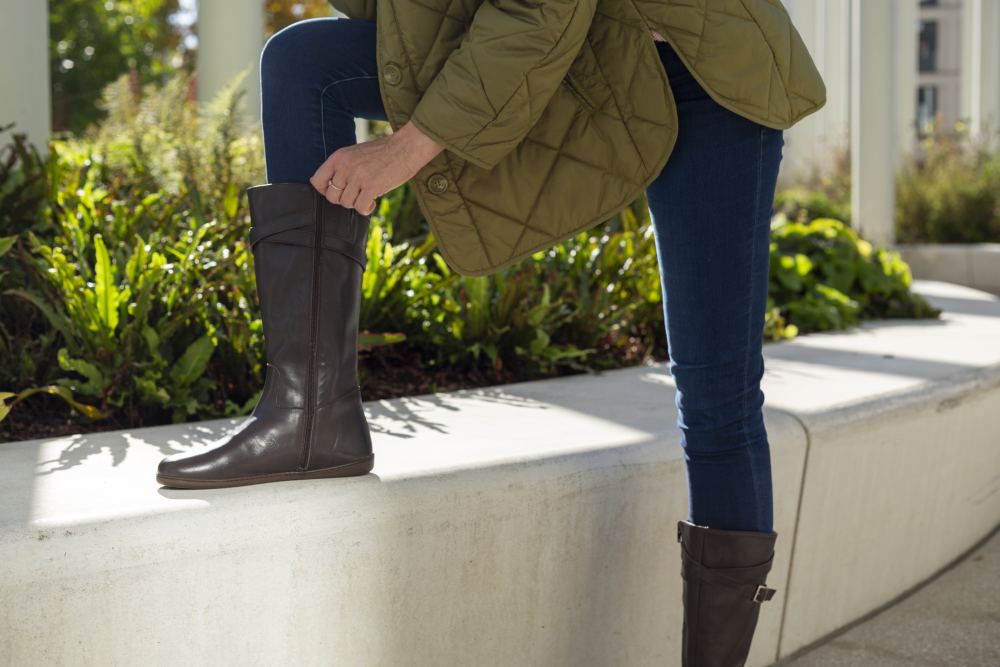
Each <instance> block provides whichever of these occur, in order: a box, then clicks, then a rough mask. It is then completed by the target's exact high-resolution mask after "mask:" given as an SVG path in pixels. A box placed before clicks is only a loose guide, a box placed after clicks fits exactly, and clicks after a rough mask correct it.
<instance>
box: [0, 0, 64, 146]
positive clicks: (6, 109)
mask: <svg viewBox="0 0 1000 667" xmlns="http://www.w3.org/2000/svg"><path fill="white" fill-rule="evenodd" d="M78 65H79V63H78ZM11 122H13V123H15V125H14V126H13V127H12V128H11V129H10V130H8V131H7V132H5V133H4V134H3V135H2V137H3V140H4V141H5V142H7V141H9V140H10V135H11V133H18V134H19V133H22V132H23V133H24V134H26V135H27V137H28V140H29V141H30V142H31V143H32V144H34V145H35V147H36V148H37V149H38V152H39V153H40V154H41V155H45V154H46V153H47V148H48V138H49V131H50V130H51V128H52V93H51V76H50V73H49V5H48V2H46V1H45V0H32V1H31V2H25V0H0V124H2V125H5V126H6V125H9V124H10V123H11Z"/></svg>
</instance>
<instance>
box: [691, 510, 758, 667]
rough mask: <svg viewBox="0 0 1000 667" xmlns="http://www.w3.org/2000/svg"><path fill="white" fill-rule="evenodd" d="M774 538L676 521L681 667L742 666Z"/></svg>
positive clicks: (749, 641) (755, 622)
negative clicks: (681, 618) (681, 620)
mask: <svg viewBox="0 0 1000 667" xmlns="http://www.w3.org/2000/svg"><path fill="white" fill-rule="evenodd" d="M777 537H778V534H777V533H776V532H774V531H771V532H770V533H763V532H755V531H747V530H721V529H716V528H710V527H708V526H698V525H696V524H693V523H691V522H689V521H686V520H681V521H678V522H677V541H678V542H680V544H681V576H682V577H683V587H684V591H683V596H682V597H683V602H684V625H683V629H682V646H681V661H682V662H681V664H682V666H683V667H743V665H744V664H746V659H747V654H748V653H749V652H750V644H751V642H752V640H753V635H754V631H755V630H756V627H757V619H758V617H759V614H760V605H761V604H762V603H764V602H766V601H768V600H770V599H771V598H772V597H773V596H774V593H775V590H776V589H774V588H771V587H768V586H767V585H766V582H765V580H766V578H767V574H768V572H770V570H771V565H772V563H773V562H774V544H775V542H776V540H777Z"/></svg>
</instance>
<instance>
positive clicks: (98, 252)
mask: <svg viewBox="0 0 1000 667" xmlns="http://www.w3.org/2000/svg"><path fill="white" fill-rule="evenodd" d="M94 254H95V256H96V260H97V261H96V274H95V279H94V282H95V288H94V295H95V297H96V301H97V314H98V316H99V317H100V320H101V322H102V323H103V324H104V326H105V327H106V328H107V333H108V334H109V335H110V334H114V332H115V329H117V328H118V304H119V294H118V286H117V285H115V273H114V267H113V266H112V265H111V260H110V258H109V257H108V249H107V247H106V246H105V245H104V239H102V238H101V235H100V234H97V235H95V236H94Z"/></svg>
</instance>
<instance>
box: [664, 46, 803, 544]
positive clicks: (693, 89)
mask: <svg viewBox="0 0 1000 667" xmlns="http://www.w3.org/2000/svg"><path fill="white" fill-rule="evenodd" d="M656 49H657V51H658V53H659V54H660V61H661V62H662V63H663V66H664V69H665V70H666V73H667V78H668V80H669V81H670V87H671V90H672V92H673V94H674V98H675V100H676V103H677V115H678V125H679V128H678V136H677V143H676V145H675V146H674V149H673V152H672V153H671V154H670V158H669V159H668V160H667V164H666V166H665V167H664V168H663V171H662V172H660V174H659V175H658V176H657V177H656V179H655V180H654V181H653V182H652V183H651V184H650V185H649V187H648V188H647V189H646V194H647V196H648V200H649V210H650V214H651V215H652V219H653V233H654V236H655V240H656V252H657V259H658V261H659V268H660V279H661V285H662V293H663V312H664V316H665V318H666V333H667V345H668V348H669V351H670V370H671V373H672V374H673V377H674V381H675V384H676V386H677V393H676V394H675V401H674V402H675V404H676V406H677V411H678V412H677V425H678V427H679V428H680V430H681V444H682V445H683V447H684V460H685V462H686V464H687V479H688V498H689V503H690V515H689V517H688V519H689V520H690V521H692V522H693V523H697V524H699V525H706V526H711V527H713V528H723V529H729V530H759V531H770V530H772V529H773V525H772V524H773V507H772V505H773V498H772V489H771V458H770V447H769V444H768V440H767V432H766V430H765V426H764V419H763V414H762V411H761V407H762V405H763V403H764V393H763V391H762V390H761V388H760V381H761V377H762V376H763V374H764V359H763V355H762V353H761V347H762V344H763V334H764V311H765V307H766V305H767V283H768V272H769V262H770V231H771V225H770V219H771V213H772V206H773V203H774V190H775V185H776V180H777V176H778V167H779V164H780V162H781V157H782V147H783V146H784V133H783V132H782V130H779V129H774V128H769V127H765V126H763V125H760V124H758V123H755V122H753V121H751V120H748V119H747V118H744V117H743V116H740V115H738V114H736V113H734V112H732V111H729V110H728V109H726V108H725V107H723V106H721V105H719V104H718V103H717V102H715V101H714V100H713V99H712V98H711V97H709V95H708V93H707V92H706V91H705V89H704V88H702V87H701V85H700V84H699V83H698V82H697V81H696V80H695V78H694V77H693V76H692V75H691V73H690V72H689V71H688V70H687V69H686V68H685V66H684V64H683V63H682V62H681V61H680V59H679V58H678V57H677V54H676V53H675V52H674V51H673V49H672V48H671V47H670V46H669V44H668V43H667V42H656Z"/></svg>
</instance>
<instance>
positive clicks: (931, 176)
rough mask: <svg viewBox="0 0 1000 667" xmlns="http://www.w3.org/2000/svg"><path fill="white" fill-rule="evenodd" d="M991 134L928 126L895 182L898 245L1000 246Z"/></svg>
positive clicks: (997, 155) (999, 192)
mask: <svg viewBox="0 0 1000 667" xmlns="http://www.w3.org/2000/svg"><path fill="white" fill-rule="evenodd" d="M993 140H994V137H993V136H991V134H990V133H989V132H985V133H983V135H981V136H980V137H979V138H973V137H972V136H971V135H970V133H969V131H968V128H967V127H966V126H964V125H961V124H960V125H957V126H956V127H955V128H954V132H945V131H943V130H941V129H937V128H934V127H932V128H931V131H930V132H929V133H928V134H927V136H926V137H925V138H924V139H922V140H921V142H920V151H919V152H917V153H915V154H914V156H912V157H910V158H909V159H908V160H907V161H906V162H905V163H904V164H903V166H902V167H901V168H900V170H899V172H898V174H897V177H896V193H897V194H896V198H897V204H896V228H897V235H898V237H899V240H900V242H906V243H979V242H986V241H992V242H997V241H1000V151H998V150H996V148H995V147H994V144H993Z"/></svg>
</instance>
